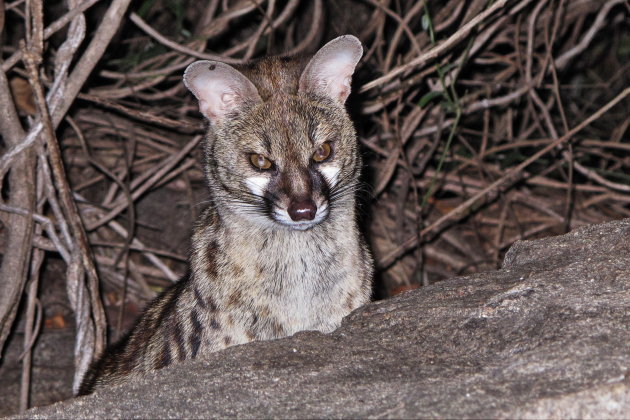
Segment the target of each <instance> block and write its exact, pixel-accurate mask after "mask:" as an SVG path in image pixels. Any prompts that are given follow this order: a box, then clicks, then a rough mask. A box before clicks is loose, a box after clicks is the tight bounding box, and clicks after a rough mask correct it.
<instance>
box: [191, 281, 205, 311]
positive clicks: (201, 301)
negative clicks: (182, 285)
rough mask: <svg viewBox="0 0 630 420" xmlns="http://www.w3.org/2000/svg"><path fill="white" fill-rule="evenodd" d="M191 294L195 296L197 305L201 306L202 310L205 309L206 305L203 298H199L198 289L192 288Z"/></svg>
mask: <svg viewBox="0 0 630 420" xmlns="http://www.w3.org/2000/svg"><path fill="white" fill-rule="evenodd" d="M193 293H194V294H195V300H196V301H197V305H199V306H201V307H202V308H203V309H206V308H207V307H208V305H206V302H205V301H204V300H203V297H201V293H200V292H199V289H197V286H195V287H193Z"/></svg>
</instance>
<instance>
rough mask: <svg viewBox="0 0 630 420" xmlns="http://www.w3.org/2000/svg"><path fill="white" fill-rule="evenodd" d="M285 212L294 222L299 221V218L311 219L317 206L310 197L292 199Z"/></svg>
mask: <svg viewBox="0 0 630 420" xmlns="http://www.w3.org/2000/svg"><path fill="white" fill-rule="evenodd" d="M287 212H288V213H289V216H291V219H293V221H294V222H299V221H300V220H313V219H314V218H315V213H317V206H316V205H315V202H314V201H313V200H311V199H310V198H309V199H307V200H301V201H293V202H291V204H290V205H289V208H288V209H287Z"/></svg>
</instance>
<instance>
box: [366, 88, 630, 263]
mask: <svg viewBox="0 0 630 420" xmlns="http://www.w3.org/2000/svg"><path fill="white" fill-rule="evenodd" d="M628 95H630V88H626V89H625V90H624V91H622V92H621V93H620V94H619V95H617V96H616V97H615V98H614V99H613V100H611V101H610V102H608V103H607V104H606V105H604V106H603V107H602V108H600V109H599V110H598V111H597V112H595V113H594V114H592V115H591V116H590V117H588V118H587V119H585V120H584V121H582V122H581V123H580V124H578V125H577V126H576V127H574V128H573V129H571V130H570V131H569V132H568V133H566V134H565V135H564V136H562V137H560V138H559V139H558V140H556V141H554V142H552V143H550V144H549V145H547V146H546V147H544V148H542V149H541V150H539V151H538V152H536V153H535V154H534V155H532V156H531V157H530V158H528V159H527V160H525V161H523V162H522V163H520V164H519V165H517V166H516V167H514V168H512V169H511V170H509V171H508V173H507V174H506V175H504V176H502V177H501V178H499V179H497V180H496V181H494V182H493V183H491V184H490V185H488V186H487V187H486V188H484V189H483V190H481V191H479V192H478V193H477V194H475V195H474V196H473V197H471V198H469V199H468V200H466V201H465V202H463V203H462V204H460V205H459V206H457V207H456V208H455V209H453V210H452V211H450V212H449V213H447V214H445V215H444V216H442V217H440V218H439V219H438V220H436V221H435V222H433V223H432V224H431V225H429V226H427V227H426V228H424V229H423V230H422V232H421V235H422V237H423V238H426V236H427V235H428V234H430V233H432V232H435V231H438V230H439V229H442V228H443V226H444V224H445V223H446V222H448V221H450V220H454V219H459V218H461V217H462V216H464V213H465V212H466V211H467V210H468V209H469V208H470V207H472V206H473V205H474V204H475V203H476V202H477V201H478V200H479V199H481V198H483V197H485V196H487V195H488V194H490V193H491V192H494V191H496V190H498V189H499V188H505V187H507V186H508V185H511V184H512V183H513V182H514V181H515V180H517V179H518V178H519V176H520V175H521V174H522V171H523V169H525V168H526V167H527V166H529V165H530V164H531V163H533V162H535V161H536V160H538V159H539V158H540V157H541V156H543V155H545V154H546V153H549V152H550V151H552V150H554V149H555V148H556V147H557V146H559V145H560V144H562V143H565V142H567V141H569V140H570V139H571V138H572V137H573V136H574V135H575V134H577V133H578V132H580V131H581V130H582V129H584V128H585V127H586V126H588V125H589V124H591V123H592V122H593V121H595V120H597V119H598V118H600V117H601V116H602V115H603V114H605V113H606V112H608V110H610V109H611V108H612V107H613V106H615V105H617V104H618V103H619V102H621V101H622V100H623V99H624V98H626V97H627V96H628ZM416 246H418V239H417V237H416V236H412V237H410V238H409V239H408V240H406V241H405V242H404V243H403V244H401V245H400V246H399V247H397V248H396V249H395V250H393V251H392V252H390V253H388V254H387V255H385V256H384V257H383V258H381V259H379V261H378V262H377V266H378V267H379V268H380V269H383V268H386V267H389V266H390V265H391V264H393V263H394V262H395V261H396V260H397V259H398V258H399V257H400V256H401V255H403V254H405V253H406V252H408V251H409V250H410V249H413V248H415V247H416Z"/></svg>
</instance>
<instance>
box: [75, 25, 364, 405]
mask: <svg viewBox="0 0 630 420" xmlns="http://www.w3.org/2000/svg"><path fill="white" fill-rule="evenodd" d="M339 40H341V41H339ZM335 43H336V44H335ZM330 45H332V47H329V46H330ZM344 48H346V49H348V48H350V49H354V50H353V51H350V52H349V53H348V54H354V55H352V56H351V58H352V60H355V62H354V64H352V63H350V64H352V68H350V69H349V70H344V71H345V72H346V73H345V74H343V76H344V77H343V78H338V79H339V80H336V79H334V77H337V73H335V71H336V70H335V69H336V67H335V65H336V64H337V62H333V63H332V64H334V65H329V64H330V63H329V61H330V60H338V61H339V60H346V61H347V58H348V57H349V56H350V55H348V54H346V52H347V51H346V50H344ZM357 48H358V49H360V44H359V43H358V40H356V38H353V37H348V36H346V37H341V38H337V40H334V41H332V42H331V43H329V44H328V45H327V46H326V47H324V48H322V50H320V53H318V55H316V56H315V58H313V59H311V60H310V61H309V60H303V59H286V58H265V59H262V60H260V61H257V62H254V63H251V64H248V65H245V66H242V67H239V68H238V69H233V68H231V67H230V68H227V67H225V65H222V66H224V67H217V66H221V64H219V63H214V62H202V63H203V66H205V67H204V68H202V69H201V70H199V71H204V72H209V73H207V74H206V73H203V76H204V77H208V78H210V77H211V76H212V75H213V73H212V71H215V69H216V68H219V70H221V71H224V73H225V74H227V76H226V77H227V79H226V80H227V82H229V83H232V82H234V83H236V84H237V86H236V88H235V90H234V92H232V91H229V92H228V96H224V97H220V98H219V102H216V103H218V104H219V106H220V107H219V108H216V103H215V108H212V106H213V104H212V103H210V105H208V104H207V103H205V102H204V101H205V100H206V99H208V100H209V101H211V100H213V99H212V98H208V97H207V96H204V95H207V94H208V93H206V92H204V91H203V89H206V86H205V85H203V86H202V85H199V86H201V87H199V86H195V84H194V83H196V81H195V80H194V79H191V77H193V76H194V74H193V76H190V75H189V76H187V77H188V79H187V85H188V87H189V88H191V90H192V91H193V93H195V95H196V96H197V97H198V99H199V101H200V108H201V109H202V113H204V115H205V116H206V117H207V118H208V119H209V122H210V124H209V129H208V134H207V139H206V145H205V153H206V165H205V172H206V178H207V181H208V186H209V195H210V200H209V202H210V204H209V207H208V208H207V209H206V210H205V211H204V213H203V214H202V215H201V217H200V219H199V220H198V221H197V223H196V225H195V227H194V234H193V238H192V255H191V258H190V270H189V274H188V275H187V276H186V277H184V278H183V279H181V280H180V281H179V282H177V283H175V284H174V285H173V286H172V287H170V288H168V289H167V290H165V291H164V292H163V293H162V294H161V295H160V296H158V297H157V298H156V299H155V300H154V301H153V302H152V303H150V304H149V305H148V306H147V309H146V310H145V312H144V313H143V315H142V316H141V318H140V320H139V321H138V323H137V325H136V326H135V328H133V329H132V330H131V331H130V332H129V334H128V335H127V337H126V338H124V339H123V340H122V341H120V342H119V343H117V344H116V345H115V346H113V347H111V348H110V349H109V350H108V351H107V352H106V353H105V354H104V355H103V356H102V357H101V358H100V359H98V360H97V361H96V362H95V363H94V364H93V365H92V367H91V368H90V370H89V371H88V373H87V375H86V377H85V378H84V381H83V383H82V385H81V389H80V392H79V393H80V394H88V393H91V392H92V391H93V390H94V389H96V388H98V387H100V386H103V385H106V384H116V383H121V382H123V381H124V380H125V379H126V378H127V377H129V376H130V375H137V374H140V373H141V372H145V371H149V370H154V369H160V368H163V367H165V366H168V365H170V364H172V363H175V362H178V361H183V360H188V359H194V358H198V357H202V356H204V355H207V354H209V353H212V352H215V351H217V350H221V349H223V348H225V347H228V346H233V345H237V344H242V343H246V342H249V341H253V340H268V339H273V338H279V337H284V336H287V335H291V334H294V333H295V332H297V331H301V330H318V331H322V332H330V331H332V330H334V329H335V328H337V327H338V326H339V324H340V323H341V320H342V318H343V317H344V316H346V315H347V314H348V313H350V312H351V311H352V310H354V309H355V308H357V307H358V306H360V305H362V304H364V303H365V302H367V301H368V299H369V296H370V291H371V278H372V258H371V256H370V253H369V251H368V249H367V247H366V245H365V242H364V240H363V238H362V236H361V234H360V233H359V230H358V229H357V225H356V217H355V207H356V203H355V192H356V188H357V185H358V176H359V170H360V168H361V159H360V155H359V152H358V148H357V141H356V135H355V131H354V128H353V125H352V123H351V121H350V118H349V117H348V114H347V113H346V111H345V107H344V101H345V97H346V96H347V93H349V75H351V74H352V71H354V65H355V64H356V61H358V58H357V57H356V53H357V51H356V49H357ZM321 51H324V53H321ZM339 54H342V56H341V58H339ZM343 54H346V55H345V56H344V55H343ZM359 57H360V51H359ZM327 60H328V61H327ZM339 62H340V63H341V64H344V63H345V62H342V61H339ZM313 63H315V64H313ZM194 65H195V64H193V66H194ZM305 68H306V70H305ZM309 69H310V70H309ZM331 69H332V70H331ZM237 70H238V73H235V72H236V71H237ZM348 71H349V73H348ZM331 72H332V73H331ZM330 74H332V76H334V77H332V76H330ZM348 74H349V75H348ZM242 76H243V77H242ZM321 77H332V78H330V79H326V80H322V79H321ZM244 78H246V79H244ZM209 80H211V79H209ZM248 81H250V82H251V84H252V85H253V88H252V86H249V85H248V84H247V83H248ZM229 83H227V84H226V86H228V88H231V86H230V85H229ZM335 83H336V84H335ZM208 89H210V88H208ZM239 89H240V90H239ZM254 89H255V90H254ZM210 93H213V92H210ZM232 93H234V94H235V95H236V97H234V96H229V94H232ZM239 95H241V96H242V97H241V96H239ZM214 100H215V101H216V98H215V99H214ZM221 101H224V102H221ZM204 104H205V105H204ZM224 105H225V106H226V107H227V108H221V106H224ZM230 107H232V108H230ZM323 142H330V144H332V148H333V152H332V156H331V157H330V158H329V159H328V160H326V161H325V162H321V163H316V162H313V159H312V155H313V152H314V150H315V149H316V148H317V147H318V145H321V144H322V143H323ZM251 153H260V154H264V156H266V157H268V158H269V159H270V160H271V161H273V164H274V169H273V170H271V171H267V172H261V171H259V170H257V169H256V168H254V167H252V164H251V162H250V161H249V158H248V156H249V155H250V154H251ZM253 178H258V180H255V185H254V184H252V182H254V181H251V180H252V179H253ZM248 180H249V182H248ZM304 197H307V198H308V199H312V200H313V202H314V203H315V204H316V206H317V213H316V214H315V216H314V218H313V220H312V221H307V222H306V223H301V222H300V223H297V222H294V221H293V220H291V218H290V216H287V212H286V209H287V207H288V206H289V205H290V203H292V202H295V200H298V199H302V198H304Z"/></svg>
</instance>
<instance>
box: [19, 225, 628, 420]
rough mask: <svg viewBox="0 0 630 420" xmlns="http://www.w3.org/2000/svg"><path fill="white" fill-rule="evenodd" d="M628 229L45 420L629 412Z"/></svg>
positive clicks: (529, 253)
mask: <svg viewBox="0 0 630 420" xmlns="http://www.w3.org/2000/svg"><path fill="white" fill-rule="evenodd" d="M629 308H630V220H623V221H617V222H611V223H605V224H601V225H595V226H588V227H584V228H580V229H577V230H575V231H574V232H571V233H569V234H567V235H563V236H559V237H553V238H548V239H543V240H537V241H523V242H518V243H516V244H515V245H514V246H513V247H512V249H511V250H510V251H509V252H508V254H507V256H506V258H505V263H504V266H503V268H502V269H501V270H499V271H495V272H488V273H481V274H477V275H473V276H468V277H460V278H455V279H451V280H447V281H444V282H441V283H437V284H434V285H431V286H429V287H424V288H422V289H419V290H416V291H412V292H407V293H405V294H402V295H399V296H397V297H395V298H392V299H388V300H385V301H380V302H375V303H372V304H369V305H366V306H364V307H362V308H360V309H358V310H357V311H355V312H354V313H353V314H351V315H350V316H349V317H348V318H347V319H346V320H345V321H344V324H343V325H342V326H341V328H339V329H338V330H337V331H335V332H334V333H332V334H320V333H316V332H302V333H299V334H296V335H295V336H293V337H290V338H286V339H282V340H275V341H267V342H255V343H250V344H247V345H243V346H237V347H232V348H229V349H227V350H225V351H221V352H218V353H216V354H214V355H213V356H212V357H210V358H208V359H206V360H196V361H192V362H186V363H182V364H179V365H176V366H171V367H169V368H167V369H163V370H160V371H156V372H152V373H150V374H147V375H146V376H145V377H143V378H138V379H137V380H133V381H131V382H129V383H127V384H125V385H122V386H118V387H112V388H109V389H104V390H102V391H100V392H97V393H95V394H94V395H91V396H88V397H83V398H79V399H75V400H70V401H65V402H61V403H58V404H55V405H52V406H48V407H42V408H36V409H33V410H31V411H29V412H28V416H29V417H31V418H42V417H46V418H48V417H63V418H71V417H82V418H85V417H125V418H127V417H130V418H131V417H135V418H137V417H144V418H147V417H151V418H155V417H171V418H172V417H178V418H179V417H228V416H230V417H233V416H238V417H248V418H251V417H292V418H298V417H299V418H303V417H311V418H312V417H317V418H320V417H390V418H399V417H442V418H443V417H447V418H449V417H470V418H487V417H509V418H512V417H527V418H540V417H556V418H558V417H580V418H605V417H608V418H619V417H628V416H630V378H629V368H630V311H629Z"/></svg>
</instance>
